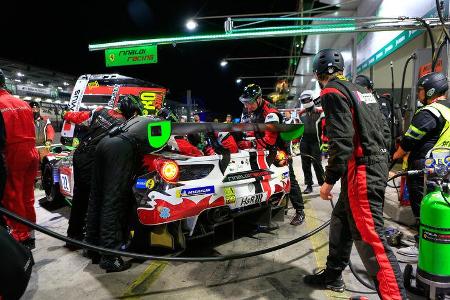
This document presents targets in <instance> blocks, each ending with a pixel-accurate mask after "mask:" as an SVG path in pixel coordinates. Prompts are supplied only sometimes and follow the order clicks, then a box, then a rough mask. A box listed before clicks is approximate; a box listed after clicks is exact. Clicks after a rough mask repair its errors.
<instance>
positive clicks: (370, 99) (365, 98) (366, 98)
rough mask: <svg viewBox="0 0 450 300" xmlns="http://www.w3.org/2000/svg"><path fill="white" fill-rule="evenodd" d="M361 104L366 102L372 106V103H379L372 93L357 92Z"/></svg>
mask: <svg viewBox="0 0 450 300" xmlns="http://www.w3.org/2000/svg"><path fill="white" fill-rule="evenodd" d="M355 94H356V96H357V98H358V100H359V102H364V103H366V104H372V103H377V99H375V97H374V95H373V94H371V93H364V94H362V93H360V92H358V91H357V92H355Z"/></svg>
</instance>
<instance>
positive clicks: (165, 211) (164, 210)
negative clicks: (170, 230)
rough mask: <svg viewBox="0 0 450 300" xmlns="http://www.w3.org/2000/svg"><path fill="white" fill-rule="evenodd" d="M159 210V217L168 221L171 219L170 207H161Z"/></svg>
mask: <svg viewBox="0 0 450 300" xmlns="http://www.w3.org/2000/svg"><path fill="white" fill-rule="evenodd" d="M158 210H159V217H160V218H161V219H168V218H170V208H168V207H161V208H159V209H158Z"/></svg>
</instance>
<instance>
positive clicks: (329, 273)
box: [303, 268, 345, 293]
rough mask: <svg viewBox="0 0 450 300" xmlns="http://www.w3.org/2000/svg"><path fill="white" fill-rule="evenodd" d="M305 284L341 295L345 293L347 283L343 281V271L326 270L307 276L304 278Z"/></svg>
mask: <svg viewBox="0 0 450 300" xmlns="http://www.w3.org/2000/svg"><path fill="white" fill-rule="evenodd" d="M303 282H304V283H306V284H309V285H315V286H319V287H321V288H325V289H329V290H332V291H335V292H339V293H342V292H344V291H345V283H344V281H343V280H342V271H339V270H332V269H328V268H326V269H323V270H321V271H319V272H318V273H316V274H314V275H306V276H305V277H304V278H303Z"/></svg>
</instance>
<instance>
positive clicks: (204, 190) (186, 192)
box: [176, 185, 215, 198]
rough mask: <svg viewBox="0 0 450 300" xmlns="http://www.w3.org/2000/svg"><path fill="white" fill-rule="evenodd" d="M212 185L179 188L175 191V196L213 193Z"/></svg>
mask: <svg viewBox="0 0 450 300" xmlns="http://www.w3.org/2000/svg"><path fill="white" fill-rule="evenodd" d="M214 193H215V190H214V186H213V185H211V186H203V187H198V188H192V189H181V190H178V191H176V195H177V198H180V197H189V196H198V195H206V194H214Z"/></svg>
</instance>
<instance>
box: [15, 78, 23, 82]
mask: <svg viewBox="0 0 450 300" xmlns="http://www.w3.org/2000/svg"><path fill="white" fill-rule="evenodd" d="M14 81H15V82H22V81H21V80H20V79H14Z"/></svg>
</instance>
